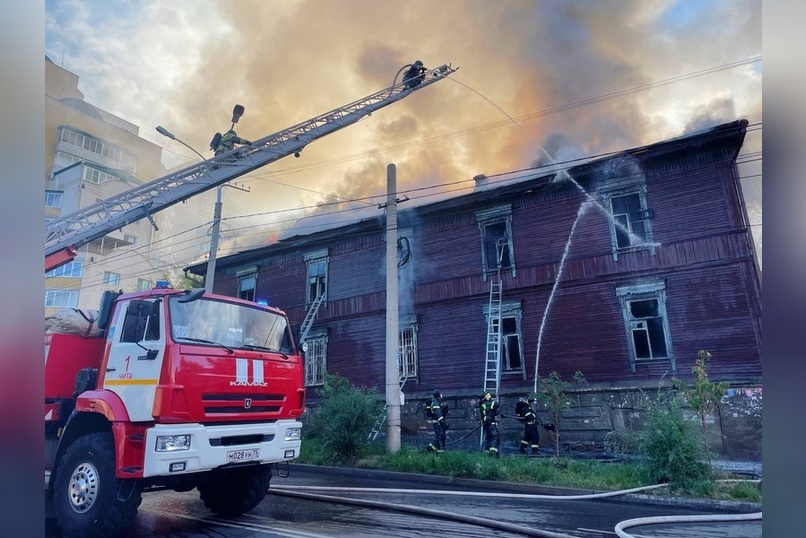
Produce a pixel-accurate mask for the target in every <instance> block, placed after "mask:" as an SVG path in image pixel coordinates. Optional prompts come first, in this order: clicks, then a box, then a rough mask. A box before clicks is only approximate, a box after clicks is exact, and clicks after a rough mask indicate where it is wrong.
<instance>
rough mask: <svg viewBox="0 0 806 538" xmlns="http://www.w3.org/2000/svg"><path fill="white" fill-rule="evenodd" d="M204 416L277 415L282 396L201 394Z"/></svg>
mask: <svg viewBox="0 0 806 538" xmlns="http://www.w3.org/2000/svg"><path fill="white" fill-rule="evenodd" d="M202 402H204V413H205V414H206V415H221V414H225V415H231V414H254V413H258V414H260V413H279V412H280V410H281V409H282V408H283V404H284V403H285V396H284V395H282V394H203V395H202Z"/></svg>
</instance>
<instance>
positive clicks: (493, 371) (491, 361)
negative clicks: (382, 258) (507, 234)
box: [479, 239, 506, 446]
mask: <svg viewBox="0 0 806 538" xmlns="http://www.w3.org/2000/svg"><path fill="white" fill-rule="evenodd" d="M505 246H506V239H499V240H498V242H497V243H496V252H497V254H498V259H497V263H498V272H497V274H496V277H495V278H490V297H489V304H488V307H487V310H488V314H487V350H486V354H485V360H484V383H483V390H482V392H481V393H482V394H485V393H487V392H489V393H490V394H492V396H493V399H494V400H496V401H497V400H498V391H499V389H500V386H501V345H502V330H501V297H502V294H503V283H502V281H501V258H502V257H503V253H504V247H505ZM479 444H480V445H482V446H483V444H484V428H482V430H481V440H480V442H479Z"/></svg>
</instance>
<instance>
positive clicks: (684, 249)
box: [216, 136, 761, 393]
mask: <svg viewBox="0 0 806 538" xmlns="http://www.w3.org/2000/svg"><path fill="white" fill-rule="evenodd" d="M698 140H699V139H696V138H695V139H694V140H693V141H692V142H691V143H690V144H689V145H688V146H685V147H683V146H681V147H680V148H678V147H677V146H675V145H674V144H671V145H670V146H669V147H666V146H663V147H662V148H660V149H658V150H657V151H654V150H651V149H649V150H642V151H636V152H635V156H631V157H629V158H624V157H622V158H621V160H620V161H618V162H616V160H614V162H613V163H609V162H604V163H599V164H596V165H592V166H590V167H583V168H580V170H579V171H578V175H577V177H575V178H574V182H569V181H568V180H566V181H560V182H552V181H547V180H546V179H545V178H535V179H534V180H533V181H531V182H530V181H523V182H522V183H518V184H517V185H514V186H508V187H502V188H500V189H496V191H495V192H496V194H495V195H492V194H484V193H479V194H478V195H469V196H467V197H465V198H461V200H455V201H451V202H449V203H445V204H443V205H438V204H437V205H435V206H433V207H430V206H429V207H425V208H417V209H411V210H410V211H408V212H405V211H404V212H402V213H401V219H400V222H401V227H404V226H405V227H406V228H407V230H409V231H410V232H411V234H412V237H411V247H412V258H411V261H410V262H409V265H408V266H407V267H406V268H404V269H403V270H402V271H405V272H406V273H405V275H406V277H405V278H403V280H402V281H401V287H400V290H399V297H400V298H399V302H400V305H401V314H406V315H416V319H417V324H418V325H417V326H418V354H419V375H418V377H417V378H416V379H412V380H409V381H408V382H407V385H406V388H405V389H404V391H405V392H409V393H412V392H422V393H427V392H430V391H431V390H433V389H434V388H439V389H440V390H443V391H451V392H454V391H460V390H464V391H473V390H477V389H480V388H481V386H482V383H483V376H484V360H485V349H486V346H485V342H486V332H487V321H486V318H485V315H484V307H485V306H486V305H487V303H488V297H489V290H490V281H489V278H486V279H485V275H484V272H483V268H482V254H481V236H480V230H479V225H478V223H477V221H476V216H475V215H476V212H477V211H480V210H489V209H491V208H495V207H500V206H509V207H511V216H512V235H513V244H514V259H515V264H516V275H515V276H513V275H512V274H511V273H510V272H509V271H505V272H504V273H502V282H503V298H504V301H517V302H519V304H520V306H521V313H522V334H521V336H522V339H523V352H524V355H523V360H524V361H525V369H526V375H525V379H524V376H523V375H520V374H515V375H511V374H507V375H504V376H503V377H502V381H501V387H502V389H505V390H510V389H511V390H522V391H528V390H530V388H531V387H532V386H533V383H534V375H535V363H536V361H537V362H538V366H539V374H540V376H541V377H545V376H547V375H548V374H549V373H550V372H552V371H557V372H558V373H560V374H561V375H562V376H563V378H565V379H569V378H570V376H572V375H573V374H574V372H576V371H581V372H582V373H583V374H584V375H585V377H586V379H587V380H588V381H589V382H590V383H603V384H608V385H610V384H616V385H617V384H628V385H635V384H636V383H645V384H647V383H652V382H657V381H659V380H660V379H662V378H664V377H665V378H666V379H668V378H669V377H670V376H671V375H677V376H678V377H682V378H686V379H688V378H689V377H690V370H691V367H692V365H693V362H694V360H695V359H696V355H697V351H698V350H700V349H707V350H708V351H710V352H711V353H712V355H713V360H712V362H711V366H710V374H711V376H712V378H714V379H717V380H718V379H726V380H733V381H752V380H760V378H761V321H760V320H761V312H760V298H759V281H758V275H757V272H756V269H755V267H756V266H755V260H754V259H753V249H752V244H751V242H750V236H749V232H748V230H747V227H746V223H745V222H744V216H743V214H744V213H743V208H742V207H741V205H740V197H739V195H738V193H737V188H736V185H737V183H736V182H737V176H736V167H735V161H734V159H733V156H734V155H735V152H736V151H738V147H739V146H740V144H741V138H740V137H738V138H737V139H735V140H734V139H732V138H729V137H727V136H726V137H725V140H724V141H721V142H720V141H716V142H715V141H714V139H713V137H711V138H706V137H704V136H703V139H702V142H698ZM669 148H672V150H673V151H672V150H670V149H669ZM681 148H682V149H681ZM625 175H629V177H631V178H633V179H635V178H640V180H641V183H642V185H643V186H644V187H645V190H646V201H647V206H648V209H649V214H650V221H649V222H650V225H651V228H652V237H653V241H654V242H655V246H654V249H651V248H645V249H641V250H636V251H632V252H620V253H619V254H618V256H616V257H614V255H613V252H612V250H611V226H612V224H611V220H610V218H609V216H608V214H607V210H608V208H606V207H604V206H603V205H600V204H601V202H602V200H603V199H602V198H601V196H600V195H599V191H601V190H604V189H606V188H607V187H608V186H609V185H610V182H612V181H616V180H623V179H624V177H625ZM574 183H576V184H574ZM580 187H581V188H582V189H584V190H585V192H581V190H580ZM462 200H463V201H462ZM580 208H584V210H581V209H580ZM575 223H576V228H575V231H574V233H573V235H571V231H572V229H573V227H574V224H575ZM325 247H326V248H327V249H328V252H329V260H330V262H329V267H328V302H327V304H326V305H323V307H322V309H321V310H320V312H319V315H318V316H317V319H316V322H315V324H314V327H319V328H323V327H326V328H327V332H328V349H327V356H328V358H327V360H328V371H329V372H330V373H335V374H339V375H343V376H345V377H347V378H348V379H350V381H352V382H353V383H356V384H358V385H361V386H374V387H377V388H378V390H379V391H380V392H383V388H384V384H385V379H384V378H385V367H384V361H385V343H384V342H385V337H386V334H385V331H386V326H385V315H386V294H385V288H386V268H385V257H386V240H385V232H384V231H381V230H379V227H378V226H377V225H371V226H367V227H365V228H363V229H359V228H351V229H350V230H348V231H345V233H344V234H343V235H339V234H337V233H333V232H332V231H330V232H329V233H328V234H327V236H322V238H318V236H317V235H316V234H312V235H311V236H310V237H309V238H306V239H304V240H301V242H300V244H299V246H298V247H295V248H294V249H290V247H289V246H288V245H279V246H278V247H276V250H277V251H278V252H279V251H280V250H282V251H283V253H282V254H279V253H275V254H273V253H272V252H273V250H272V247H267V249H266V251H265V252H264V253H260V252H257V253H254V254H250V255H249V256H245V257H242V258H239V259H238V264H240V265H248V264H249V263H250V260H248V259H244V258H250V256H251V258H250V259H251V263H257V264H258V265H259V266H260V269H259V275H258V294H257V295H258V297H259V298H268V299H269V303H270V304H273V305H276V306H279V307H280V308H283V309H284V310H286V311H287V312H288V313H289V316H290V317H291V319H292V320H293V321H295V322H297V323H300V322H301V321H302V320H303V318H304V316H305V304H304V302H305V289H306V278H307V275H306V266H305V262H304V258H303V256H304V254H305V253H306V252H309V251H311V250H316V249H322V248H325ZM566 247H568V248H567V253H566ZM291 250H293V251H291ZM227 263H228V262H227V260H226V259H222V260H220V261H219V267H220V268H221V269H220V276H219V275H217V277H216V278H217V280H216V289H217V291H219V290H222V291H223V292H224V293H230V292H232V293H233V294H234V291H235V285H236V284H235V283H236V281H235V279H234V277H233V276H232V274H234V273H233V271H234V269H235V268H237V267H236V264H235V263H234V262H233V263H232V265H231V266H228V265H227ZM401 274H402V273H401ZM560 275H561V278H560V279H559V282H558V284H557V286H556V291H555V292H554V295H553V297H552V298H551V303H550V306H549V308H548V310H547V305H548V304H549V298H550V297H551V294H552V290H553V289H554V287H555V282H557V281H558V277H559V276H560ZM409 276H410V277H411V281H410V282H409V281H408V277H409ZM644 282H663V283H664V284H665V294H666V312H667V316H668V324H669V330H670V347H671V350H672V352H673V355H674V362H675V363H676V370H673V369H672V364H673V361H672V360H671V359H657V360H652V361H641V360H639V361H637V362H636V364H635V371H633V370H632V368H631V361H630V351H629V335H628V333H627V329H626V327H625V321H624V318H623V313H622V306H621V301H620V299H619V297H618V296H617V294H616V289H617V288H618V287H620V286H630V285H636V284H640V283H644ZM544 318H545V323H544ZM541 327H542V330H543V333H542V339H540V350H539V355H538V340H539V336H540V331H541Z"/></svg>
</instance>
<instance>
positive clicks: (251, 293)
mask: <svg viewBox="0 0 806 538" xmlns="http://www.w3.org/2000/svg"><path fill="white" fill-rule="evenodd" d="M256 286H257V275H256V274H255V273H252V274H250V275H246V276H241V277H238V297H240V298H241V299H246V300H247V301H254V300H255V287H256Z"/></svg>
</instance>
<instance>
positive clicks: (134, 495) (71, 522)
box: [53, 433, 142, 538]
mask: <svg viewBox="0 0 806 538" xmlns="http://www.w3.org/2000/svg"><path fill="white" fill-rule="evenodd" d="M125 482H128V481H126V480H120V479H118V478H116V477H115V447H114V442H113V438H112V434H111V433H91V434H89V435H85V436H84V437H80V438H78V439H77V440H76V441H74V442H73V444H72V445H70V446H69V447H68V448H67V450H66V451H65V453H64V456H62V458H61V459H60V462H59V467H58V468H57V469H56V473H55V476H54V482H53V509H54V512H55V515H56V521H57V522H58V525H59V527H60V528H61V530H62V532H63V533H64V535H65V536H81V537H82V538H103V537H107V536H116V535H120V533H121V531H122V530H123V529H125V528H126V527H128V526H129V525H130V524H131V523H132V521H133V520H134V518H135V516H136V515H137V507H138V506H140V501H142V496H141V491H140V488H139V486H138V485H134V487H131V488H130V487H125V488H123V492H125V493H126V496H127V498H126V499H125V500H121V499H119V498H118V492H119V491H120V486H121V484H123V483H125ZM127 485H128V484H127ZM129 492H131V494H129ZM121 496H122V495H121Z"/></svg>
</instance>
